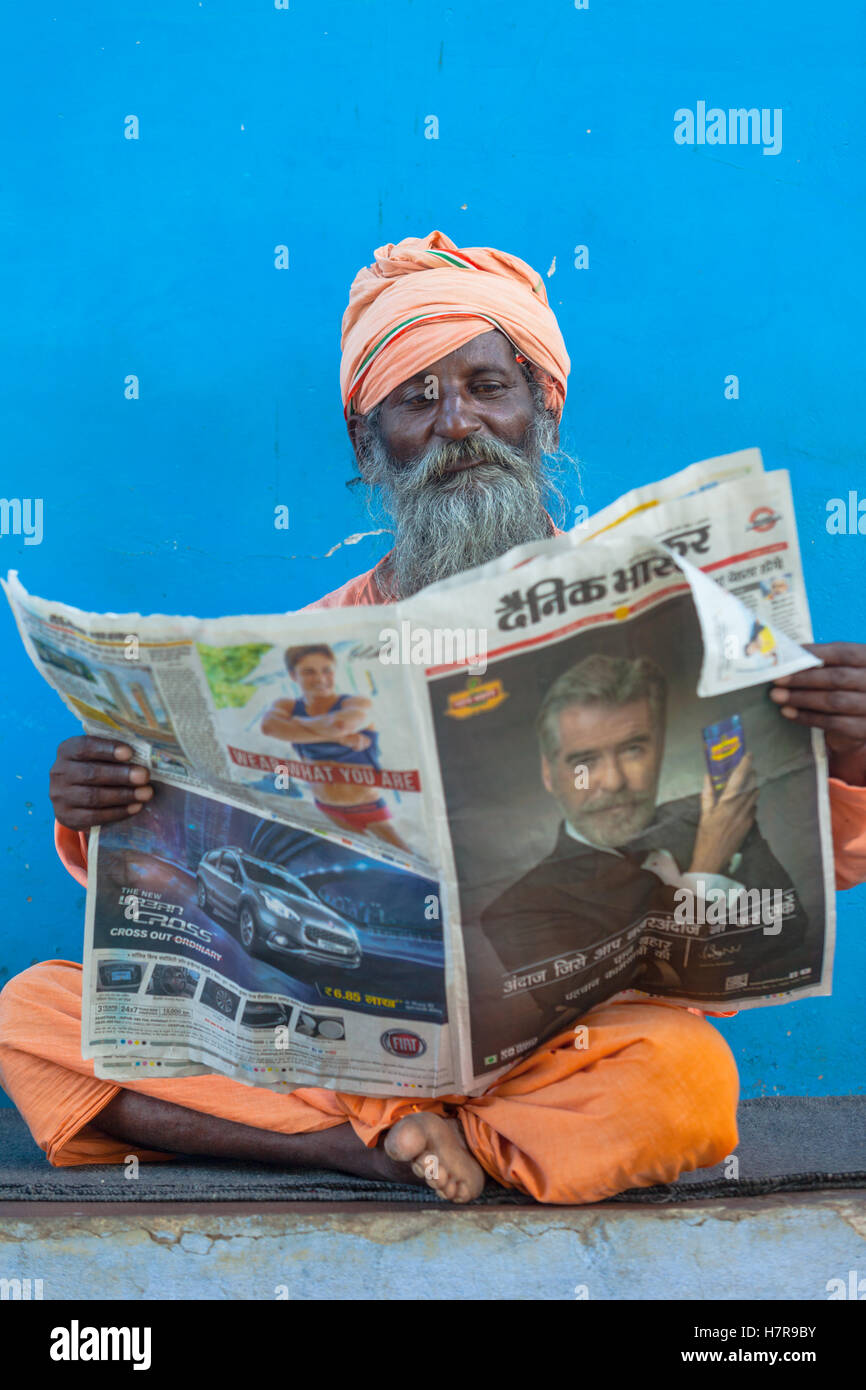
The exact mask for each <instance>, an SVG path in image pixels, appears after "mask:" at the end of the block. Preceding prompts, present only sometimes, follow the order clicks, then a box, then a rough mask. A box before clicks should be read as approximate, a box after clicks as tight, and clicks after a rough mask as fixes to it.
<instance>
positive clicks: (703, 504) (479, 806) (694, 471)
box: [4, 450, 834, 1096]
mask: <svg viewBox="0 0 866 1390" xmlns="http://www.w3.org/2000/svg"><path fill="white" fill-rule="evenodd" d="M4 587H5V590H6V594H7V597H8V598H9V601H10V603H11V605H12V609H13V611H14V614H15V618H16V621H17V623H18V627H19V631H20V633H21V636H22V639H23V641H24V644H25V646H26V648H27V651H28V653H29V655H30V657H31V658H32V660H33V662H34V664H35V665H36V666H37V668H38V670H39V671H40V672H41V674H42V675H43V676H44V677H45V679H46V680H47V681H48V682H49V683H50V684H51V685H52V686H53V687H54V688H55V690H57V691H58V693H59V694H60V695H61V697H62V698H63V700H64V701H65V703H66V704H67V706H68V707H69V708H70V710H71V711H72V712H73V713H74V714H75V715H77V717H78V718H79V720H80V721H81V723H82V724H83V726H84V728H85V730H86V731H87V732H88V733H91V734H97V735H103V736H104V735H105V734H106V733H109V734H110V735H112V736H116V737H117V738H118V739H122V740H123V741H125V742H128V743H129V744H131V745H132V746H133V748H134V749H135V752H136V755H137V757H138V758H139V759H140V760H142V761H144V762H145V763H146V764H147V765H148V766H149V767H150V769H151V772H152V782H153V785H154V788H155V795H154V797H153V799H152V800H151V801H150V802H148V803H147V804H146V805H145V806H144V808H143V809H142V811H141V812H140V813H139V814H138V815H136V816H134V817H129V818H127V819H124V820H122V821H120V822H117V823H113V824H108V825H106V826H104V827H102V828H101V829H98V830H92V831H91V833H90V841H89V854H88V884H87V911H86V926H85V950H84V1008H83V1024H82V1052H83V1055H84V1057H86V1058H93V1059H94V1063H95V1068H96V1074H97V1076H100V1077H105V1078H110V1079H116V1080H118V1081H122V1080H124V1079H129V1078H140V1077H141V1075H142V1070H143V1069H144V1068H147V1069H148V1070H149V1072H150V1073H151V1074H153V1075H161V1076H166V1077H168V1076H190V1075H194V1074H199V1073H205V1072H217V1073H221V1074H223V1075H225V1076H230V1077H233V1078H235V1079H237V1080H239V1081H243V1082H246V1083H247V1084H249V1085H253V1086H266V1087H271V1088H275V1089H279V1088H289V1089H292V1088H296V1087H298V1086H309V1085H316V1086H324V1087H330V1088H334V1089H340V1090H344V1091H351V1092H360V1093H364V1094H375V1095H382V1094H394V1093H395V1092H399V1091H401V1090H402V1089H404V1088H405V1089H406V1090H407V1091H414V1092H415V1094H416V1095H418V1096H435V1095H447V1094H451V1093H461V1094H473V1093H475V1094H477V1093H478V1092H480V1091H483V1090H484V1089H485V1088H486V1087H488V1086H489V1085H490V1084H491V1082H492V1081H494V1080H495V1079H496V1078H497V1076H499V1075H500V1074H502V1073H503V1072H504V1071H505V1070H507V1069H508V1068H509V1067H512V1066H513V1065H514V1063H515V1061H516V1060H518V1059H519V1058H520V1057H521V1055H522V1054H523V1053H525V1052H526V1051H527V1050H529V1049H532V1048H536V1047H538V1046H539V1045H540V1044H542V1043H543V1042H544V1041H545V1040H546V1039H548V1038H550V1037H552V1036H553V1035H554V1034H556V1033H560V1032H562V1031H563V1030H564V1029H568V1028H571V1027H574V1029H575V1045H576V1046H580V1045H581V1028H582V1025H581V1024H580V1023H579V1020H580V1019H581V1018H582V1017H583V1016H584V1015H585V1014H586V1013H587V1011H588V1010H589V1009H591V1008H592V1007H593V1006H594V1005H597V1004H599V1003H601V1002H602V1001H604V1000H606V999H609V998H610V997H611V996H613V995H622V996H623V997H626V998H631V997H646V996H655V997H659V998H663V999H667V1000H676V1001H678V1002H679V1003H681V1004H682V1005H683V1006H694V1007H698V1008H702V1009H704V1010H706V1011H709V1012H716V1013H718V1012H726V1011H730V1010H735V1009H739V1008H751V1007H756V1006H759V1005H766V1004H778V1003H783V1002H786V1001H788V1000H793V999H798V998H804V997H808V996H810V995H816V994H828V993H829V992H830V982H831V969H832V956H833V940H834V889H833V864H832V843H831V835H830V818H829V803H828V795H827V775H826V759H825V753H824V745H823V736H821V735H819V734H818V733H815V732H810V731H809V730H807V729H805V728H803V727H802V726H800V725H797V724H793V725H792V724H791V723H789V722H788V721H785V720H782V719H780V718H779V717H778V711H777V709H776V707H775V706H774V705H773V704H772V702H771V701H770V700H769V699H768V696H767V691H768V686H769V684H770V682H772V681H773V680H774V679H775V678H776V677H778V676H782V675H785V674H788V673H791V672H794V671H798V670H801V669H804V668H806V667H808V666H814V665H817V664H819V663H818V662H817V660H816V658H815V657H813V656H812V655H810V654H809V653H808V652H806V651H804V650H803V649H802V647H801V646H799V645H798V644H799V643H801V642H808V641H810V640H811V630H810V622H809V613H808V605H807V600H806V593H805V587H804V582H803V575H802V569H801V564H800V554H799V547H798V542H797V533H796V525H795V520H794V510H793V505H792V499H791V490H790V484H789V479H788V476H787V474H786V473H784V472H771V473H765V472H764V471H763V465H762V462H761V456H760V454H759V452H758V451H757V450H745V451H743V452H741V453H738V454H731V455H727V456H725V457H723V458H718V459H711V460H708V461H706V462H704V463H701V464H694V465H692V466H691V467H690V468H688V469H685V470H684V471H683V472H681V473H678V474H676V475H674V476H673V477H671V478H668V479H665V480H664V481H663V482H660V483H657V484H654V485H652V486H651V487H648V488H644V489H640V490H638V491H636V492H632V493H630V494H628V495H627V496H626V497H623V498H621V499H620V500H619V501H618V502H615V503H614V504H613V505H612V506H611V507H608V508H607V509H605V511H603V512H601V513H600V514H598V515H596V516H594V517H591V518H589V520H588V521H585V522H583V523H582V524H581V525H579V526H577V527H575V528H574V529H573V530H572V531H570V532H567V533H566V534H564V535H562V536H557V537H553V538H551V539H550V540H549V541H546V542H539V543H537V544H534V545H530V546H525V547H521V548H519V549H518V550H516V551H512V552H510V553H509V554H508V555H505V556H503V557H502V558H501V559H499V560H497V561H495V562H493V563H491V564H489V565H486V566H483V567H481V568H479V569H477V570H473V571H471V572H469V573H466V574H464V575H460V576H458V577H456V578H454V579H450V580H447V581H445V582H443V583H441V584H437V585H433V586H431V587H430V588H429V589H425V590H423V591H422V592H420V593H418V594H416V595H415V596H414V597H412V598H410V599H408V600H406V601H405V602H398V603H395V604H391V605H388V606H387V607H385V606H383V607H357V608H345V609H327V610H318V611H311V612H303V611H301V612H294V613H285V614H278V615H274V616H267V617H227V618H218V619H197V618H184V617H164V616H150V617H142V616H140V615H139V614H116V613H104V614H93V613H84V612H81V611H80V610H78V609H76V608H71V607H68V606H67V605H65V604H61V603H53V602H46V601H44V600H42V599H38V598H35V597H33V596H31V595H30V594H28V593H27V592H26V590H25V589H24V588H23V587H22V585H21V584H20V582H19V581H18V578H17V575H16V574H15V573H14V572H13V573H12V574H10V576H9V578H8V581H7V582H6V583H5V585H4Z"/></svg>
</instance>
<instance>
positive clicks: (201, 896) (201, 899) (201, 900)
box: [198, 878, 207, 912]
mask: <svg viewBox="0 0 866 1390" xmlns="http://www.w3.org/2000/svg"><path fill="white" fill-rule="evenodd" d="M198 905H199V907H200V908H201V910H202V912H207V889H206V888H205V886H204V879H201V878H200V879H199V881H198Z"/></svg>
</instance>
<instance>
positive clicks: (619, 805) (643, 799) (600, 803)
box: [585, 795, 654, 814]
mask: <svg viewBox="0 0 866 1390" xmlns="http://www.w3.org/2000/svg"><path fill="white" fill-rule="evenodd" d="M649 801H654V797H651V796H649V795H643V796H604V797H600V798H599V799H598V800H597V801H592V802H588V803H586V807H585V809H586V811H587V812H589V813H590V814H592V813H593V812H595V811H618V810H622V809H623V808H624V807H635V806H646V805H647V803H648V802H649Z"/></svg>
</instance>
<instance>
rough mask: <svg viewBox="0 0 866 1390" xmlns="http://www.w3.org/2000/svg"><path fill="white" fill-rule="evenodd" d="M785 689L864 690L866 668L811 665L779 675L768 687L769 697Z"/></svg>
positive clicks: (772, 697)
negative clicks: (790, 673)
mask: <svg viewBox="0 0 866 1390" xmlns="http://www.w3.org/2000/svg"><path fill="white" fill-rule="evenodd" d="M779 690H781V691H785V690H860V691H866V670H864V669H863V667H860V666H813V667H812V669H811V670H810V671H798V672H797V674H796V675H795V676H780V677H779V679H778V680H777V681H775V682H774V683H773V685H772V687H771V689H770V699H771V700H772V699H774V698H775V696H776V694H777V692H778V691H779Z"/></svg>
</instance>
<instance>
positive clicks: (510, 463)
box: [388, 434, 534, 495]
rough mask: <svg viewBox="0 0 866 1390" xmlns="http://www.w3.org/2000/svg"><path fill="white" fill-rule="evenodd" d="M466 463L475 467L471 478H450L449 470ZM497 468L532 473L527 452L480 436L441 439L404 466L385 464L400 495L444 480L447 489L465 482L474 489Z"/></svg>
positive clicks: (487, 436)
mask: <svg viewBox="0 0 866 1390" xmlns="http://www.w3.org/2000/svg"><path fill="white" fill-rule="evenodd" d="M467 463H475V464H476V467H475V468H473V469H472V470H471V474H472V476H471V477H469V478H467V477H466V476H465V475H463V474H459V473H458V474H456V475H454V476H453V477H452V476H451V475H450V470H451V469H454V468H459V467H460V466H461V465H462V464H467ZM500 469H502V470H504V471H506V472H508V473H517V474H525V473H526V472H528V471H530V470H532V471H534V470H533V469H532V461H531V460H530V457H529V451H528V450H527V449H525V448H523V447H521V446H518V445H512V444H506V443H505V442H504V441H503V440H501V439H494V438H492V437H491V436H490V435H482V434H478V435H469V436H468V437H467V438H466V439H459V440H456V439H446V440H442V441H441V442H439V443H435V444H431V445H430V446H429V447H428V448H427V449H425V450H424V452H423V453H421V454H419V455H417V456H416V457H415V458H414V459H410V460H409V461H408V462H407V463H403V464H397V463H395V462H394V461H393V460H389V464H388V471H389V475H390V476H389V483H390V485H391V487H392V488H393V489H394V491H395V492H396V493H398V494H401V495H405V494H406V493H417V492H418V491H419V490H421V489H423V488H425V487H429V486H430V485H431V484H435V485H441V484H442V483H443V481H445V480H447V483H448V485H449V486H454V487H456V488H460V487H461V486H465V485H467V484H469V483H471V484H472V485H473V486H474V485H475V484H477V483H483V482H485V481H488V480H489V481H493V480H494V479H495V478H496V475H497V471H498V470H500ZM468 471H469V470H467V472H468Z"/></svg>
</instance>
